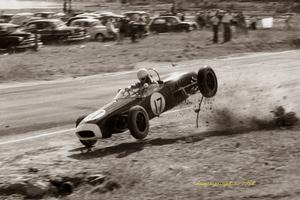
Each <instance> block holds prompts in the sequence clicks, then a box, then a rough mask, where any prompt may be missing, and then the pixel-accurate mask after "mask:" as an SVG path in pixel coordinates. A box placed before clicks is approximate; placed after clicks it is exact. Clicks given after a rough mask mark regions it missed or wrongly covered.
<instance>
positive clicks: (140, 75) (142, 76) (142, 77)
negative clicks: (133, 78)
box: [137, 68, 149, 81]
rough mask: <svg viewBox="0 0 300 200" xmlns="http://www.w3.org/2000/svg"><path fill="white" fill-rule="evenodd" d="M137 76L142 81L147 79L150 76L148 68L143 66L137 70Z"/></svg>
mask: <svg viewBox="0 0 300 200" xmlns="http://www.w3.org/2000/svg"><path fill="white" fill-rule="evenodd" d="M137 77H138V79H139V80H140V81H145V79H146V78H147V77H149V72H148V70H147V69H145V68H143V69H140V70H139V71H138V72H137Z"/></svg>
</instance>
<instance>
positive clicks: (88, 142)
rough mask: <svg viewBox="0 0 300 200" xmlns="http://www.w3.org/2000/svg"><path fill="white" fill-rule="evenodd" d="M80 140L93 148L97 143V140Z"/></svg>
mask: <svg viewBox="0 0 300 200" xmlns="http://www.w3.org/2000/svg"><path fill="white" fill-rule="evenodd" d="M79 141H80V142H81V144H83V145H84V146H86V147H87V148H91V147H93V146H94V145H95V144H96V143H97V140H79Z"/></svg>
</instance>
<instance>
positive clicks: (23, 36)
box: [0, 23, 41, 49]
mask: <svg viewBox="0 0 300 200" xmlns="http://www.w3.org/2000/svg"><path fill="white" fill-rule="evenodd" d="M18 28H19V26H18V25H15V24H9V23H5V24H0V49H9V48H15V49H26V48H35V47H36V48H38V46H39V45H40V44H41V43H40V42H39V40H38V38H36V36H35V35H34V34H31V33H29V32H24V31H21V30H19V29H18Z"/></svg>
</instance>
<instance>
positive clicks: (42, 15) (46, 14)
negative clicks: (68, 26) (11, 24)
mask: <svg viewBox="0 0 300 200" xmlns="http://www.w3.org/2000/svg"><path fill="white" fill-rule="evenodd" d="M33 16H34V17H39V18H41V19H54V18H56V13H55V12H36V13H34V15H33Z"/></svg>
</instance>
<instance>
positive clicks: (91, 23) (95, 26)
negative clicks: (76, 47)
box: [70, 18, 115, 42]
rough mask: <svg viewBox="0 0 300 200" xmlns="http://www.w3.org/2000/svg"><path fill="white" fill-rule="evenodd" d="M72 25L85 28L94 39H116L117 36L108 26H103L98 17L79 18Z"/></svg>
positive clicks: (101, 40) (100, 40)
mask: <svg viewBox="0 0 300 200" xmlns="http://www.w3.org/2000/svg"><path fill="white" fill-rule="evenodd" d="M70 25H71V26H77V27H82V28H84V29H85V30H86V32H87V34H88V35H89V36H90V39H92V40H97V41H99V42H104V41H105V40H107V39H115V36H114V35H113V34H111V33H109V32H108V31H107V28H106V26H103V25H102V24H101V22H100V21H99V20H97V19H91V18H88V19H77V20H75V21H72V22H71V24H70Z"/></svg>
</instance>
